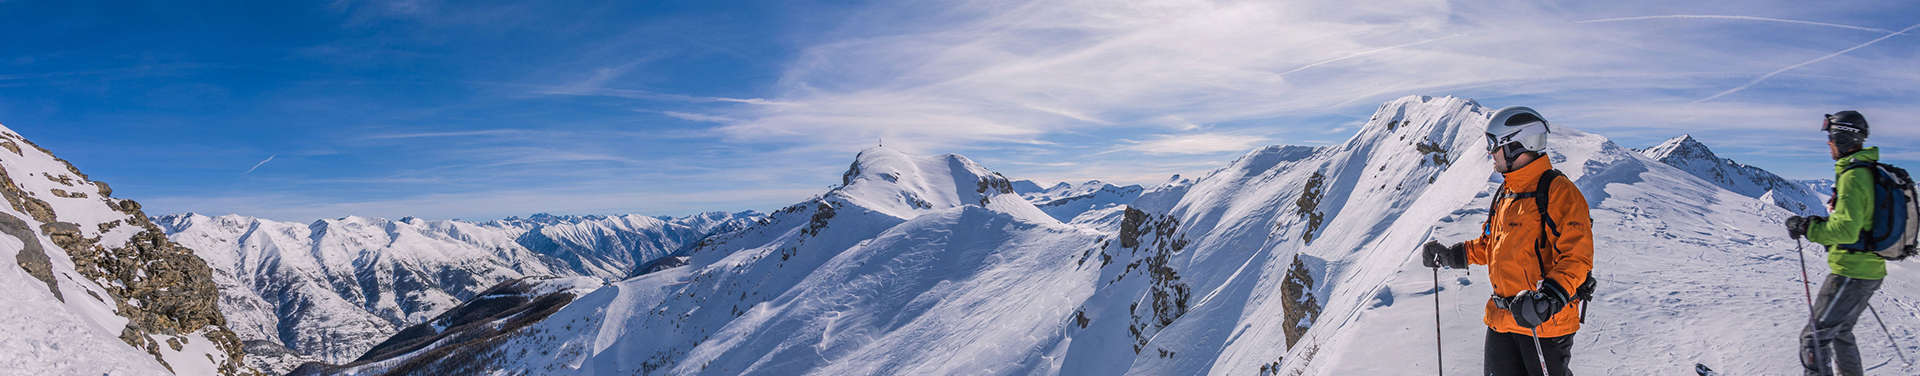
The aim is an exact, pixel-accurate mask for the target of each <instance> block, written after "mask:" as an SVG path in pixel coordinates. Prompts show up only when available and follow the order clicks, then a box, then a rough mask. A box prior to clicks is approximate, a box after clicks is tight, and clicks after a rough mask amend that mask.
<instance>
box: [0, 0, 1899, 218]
mask: <svg viewBox="0 0 1920 376" xmlns="http://www.w3.org/2000/svg"><path fill="white" fill-rule="evenodd" d="M1916 27H1920V2H1912V1H1834V2H1805V1H1687V2H1672V1H1609V2H1593V1H1558V2H1532V1H1427V0H1408V1H1365V2H1350V1H1189V0H1167V1H1098V0H1085V1H1075V0H1063V1H1002V0H971V1H943V0H910V1H892V2H866V1H815V0H790V1H715V0H705V1H609V2H591V1H564V0H562V1H542V2H498V1H458V2H453V1H436V0H407V1H351V0H342V1H333V2H259V1H192V2H165V3H147V2H101V1H39V0H0V35H4V36H5V37H4V38H0V124H4V125H5V126H6V127H9V128H11V129H13V130H14V131H15V132H18V133H20V134H22V135H23V136H26V137H27V138H28V139H29V140H31V141H33V142H35V143H37V144H39V145H40V146H42V147H45V148H48V149H50V150H52V151H53V152H54V153H55V154H56V155H58V156H60V157H62V158H65V159H67V160H68V161H71V162H72V163H74V164H75V165H76V166H77V167H79V168H80V170H81V171H84V172H86V173H87V174H89V175H90V176H91V178H93V179H94V180H98V181H104V182H107V183H109V184H111V185H112V186H113V187H114V189H115V196H117V197H122V198H131V199H135V200H137V201H140V202H141V203H142V204H143V206H144V207H145V208H146V211H147V212H148V213H149V214H154V215H159V214H167V213H181V212H197V213H202V214H210V215H220V214H229V213H234V214H241V215H248V216H256V217H263V218H269V219H276V220H286V221H312V220H315V219H320V218H338V217H344V216H348V215H359V216H371V217H387V218H399V217H406V216H414V217H421V218H432V219H443V218H461V219H468V220H485V219H495V218H504V217H508V216H515V215H520V216H524V215H528V214H532V213H553V214H629V213H632V214H646V215H672V216H679V215H687V214H693V213H698V212H706V211H741V210H759V211H771V210H775V209H778V208H780V207H783V206H785V205H789V204H792V203H794V202H798V201H801V200H805V199H807V198H809V197H812V196H814V195H817V194H820V193H822V192H825V191H826V190H827V189H829V188H830V187H831V186H832V185H834V184H837V183H839V181H840V174H841V172H843V171H845V170H846V168H847V164H848V163H850V162H851V161H852V160H853V157H854V155H855V154H857V153H858V152H859V151H860V150H862V149H865V148H868V147H872V146H875V145H878V144H881V143H884V144H885V145H886V146H887V147H889V148H894V149H899V150H902V151H905V152H908V153H915V154H929V155H931V154H944V153H957V154H961V155H965V156H967V157H969V158H971V159H973V160H975V161H977V162H980V163H981V164H983V165H985V166H987V167H988V168H990V169H993V170H995V171H999V172H1001V173H1003V174H1005V175H1007V176H1008V177H1011V178H1014V179H1031V180H1035V181H1039V182H1043V183H1051V182H1062V181H1068V182H1080V181H1086V180H1094V179H1098V180H1104V181H1108V182H1114V183H1121V184H1145V185H1152V184H1158V183H1161V182H1164V181H1166V180H1167V179H1168V177H1169V176H1171V175H1174V174H1183V175H1185V176H1188V177H1193V176H1198V175H1201V174H1204V173H1206V172H1207V171H1209V170H1212V169H1214V168H1217V167H1220V166H1223V165H1225V164H1226V163H1227V162H1229V161H1231V160H1233V159H1234V158H1236V157H1238V156H1240V155H1243V154H1244V153H1246V152H1247V151H1249V150H1251V149H1254V148H1257V147H1260V146H1265V145H1331V144H1337V143H1340V142H1343V141H1345V140H1346V139H1347V138H1349V137H1351V136H1352V135H1353V134H1354V133H1355V132H1356V131H1357V127H1358V126H1360V125H1361V124H1363V123H1364V122H1365V121H1366V120H1367V118H1368V117H1369V116H1370V115H1372V113H1373V111H1374V110H1375V109H1377V108H1378V106H1379V105H1380V103H1382V102H1385V101H1388V100H1391V99H1394V98H1399V97H1402V96H1407V95H1430V96H1456V97H1465V98H1474V99H1475V100H1477V101H1479V103H1481V104H1483V105H1486V106H1489V107H1496V108H1497V107H1504V106H1511V105H1526V106H1530V107H1533V108H1535V109H1537V110H1539V111H1541V112H1542V114H1543V115H1545V116H1546V118H1547V119H1548V120H1550V121H1552V122H1554V123H1556V124H1561V125H1567V126H1572V127H1575V128H1580V129H1582V130H1585V131H1589V132H1594V133H1598V134H1601V135H1604V136H1607V137H1610V138H1612V139H1613V140H1614V142H1616V143H1618V144H1620V145H1622V146H1625V147H1647V146H1651V145H1655V144H1658V143H1659V142H1661V141H1662V140H1665V139H1667V138H1671V137H1675V136H1679V135H1682V134H1691V135H1693V136H1694V137H1695V138H1696V139H1698V140H1700V141H1701V142H1702V143H1705V144H1707V145H1708V146H1709V147H1712V148H1713V149H1714V150H1715V151H1716V152H1717V153H1719V154H1720V155H1721V156H1722V157H1727V158H1732V159H1734V160H1737V161H1739V162H1742V163H1746V164H1750V165H1754V166H1758V167H1761V168H1765V169H1767V170H1770V171H1774V172H1776V173H1779V174H1781V175H1783V176H1786V177H1788V178H1795V179H1814V178H1831V176H1832V169H1831V168H1832V167H1831V166H1832V162H1831V158H1829V157H1828V156H1827V151H1826V145H1825V139H1824V136H1823V134H1822V133H1821V132H1819V131H1818V127H1819V123H1820V119H1821V115H1823V114H1827V113H1832V112H1835V111H1839V110H1843V109H1854V110H1859V111H1861V112H1862V113H1864V114H1866V117H1867V119H1868V120H1869V122H1870V124H1872V125H1873V136H1872V137H1871V139H1870V140H1869V142H1868V143H1869V145H1879V146H1885V147H1886V148H1885V150H1884V151H1883V153H1884V156H1885V158H1886V159H1887V160H1889V161H1890V162H1892V163H1895V164H1904V165H1909V166H1920V147H1910V145H1911V146H1920V126H1916V125H1920V108H1917V107H1916V106H1915V104H1916V103H1920V29H1916Z"/></svg>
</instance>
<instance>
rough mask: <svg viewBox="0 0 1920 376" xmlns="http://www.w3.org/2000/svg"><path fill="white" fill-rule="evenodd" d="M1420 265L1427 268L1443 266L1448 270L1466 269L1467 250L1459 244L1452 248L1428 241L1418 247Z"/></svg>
mask: <svg viewBox="0 0 1920 376" xmlns="http://www.w3.org/2000/svg"><path fill="white" fill-rule="evenodd" d="M1420 265H1425V266H1426V267H1429V268H1437V267H1442V266H1445V267H1447V268H1449V269H1466V268H1467V250H1466V248H1464V247H1461V245H1460V243H1454V244H1453V246H1452V247H1448V246H1443V245H1440V242H1436V241H1432V240H1428V241H1427V244H1426V245H1425V246H1421V247H1420Z"/></svg>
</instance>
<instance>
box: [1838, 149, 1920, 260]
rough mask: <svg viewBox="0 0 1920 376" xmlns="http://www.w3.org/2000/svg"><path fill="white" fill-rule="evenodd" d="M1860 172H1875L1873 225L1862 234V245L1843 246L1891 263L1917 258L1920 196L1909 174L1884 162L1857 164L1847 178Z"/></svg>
mask: <svg viewBox="0 0 1920 376" xmlns="http://www.w3.org/2000/svg"><path fill="white" fill-rule="evenodd" d="M1856 168H1868V169H1870V171H1872V172H1873V218H1872V224H1871V225H1870V226H1868V227H1867V228H1865V229H1862V230H1860V241H1858V242H1854V243H1853V244H1842V245H1840V249H1843V250H1846V251H1848V252H1860V253H1869V252H1870V253H1873V254H1875V255H1879V256H1880V258H1883V259H1888V260H1903V259H1906V258H1907V257H1909V256H1913V255H1914V253H1915V249H1916V243H1920V239H1916V238H1920V199H1917V198H1920V192H1915V188H1914V183H1913V179H1912V178H1911V177H1909V176H1908V175H1907V170H1903V169H1900V168H1899V167H1893V166H1892V165H1888V164H1885V163H1880V162H1873V161H1866V162H1854V163H1853V164H1850V165H1847V168H1846V169H1845V170H1841V173H1842V174H1844V173H1846V171H1851V170H1853V169H1856Z"/></svg>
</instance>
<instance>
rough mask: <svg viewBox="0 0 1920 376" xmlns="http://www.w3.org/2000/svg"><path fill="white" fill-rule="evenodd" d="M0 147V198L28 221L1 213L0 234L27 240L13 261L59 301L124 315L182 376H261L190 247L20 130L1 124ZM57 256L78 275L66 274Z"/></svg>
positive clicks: (137, 336)
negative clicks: (98, 306)
mask: <svg viewBox="0 0 1920 376" xmlns="http://www.w3.org/2000/svg"><path fill="white" fill-rule="evenodd" d="M23 145H24V146H25V148H23V147H22V146H23ZM0 147H5V149H6V151H8V152H10V153H11V154H12V155H7V154H0V162H4V163H3V164H0V196H4V197H5V199H6V201H7V204H8V206H9V207H10V208H11V209H12V210H13V212H15V213H23V214H25V217H27V218H21V217H18V216H14V215H11V214H4V213H0V233H5V234H6V235H9V236H12V237H14V238H18V239H20V240H21V241H22V242H23V243H25V246H24V247H23V249H22V250H21V251H20V252H18V253H16V254H15V260H16V262H17V263H18V264H19V265H20V266H21V268H22V269H24V270H26V271H27V274H29V275H32V276H33V277H34V278H35V279H39V280H40V281H42V282H45V283H46V285H47V288H48V290H50V291H51V292H52V293H53V295H54V297H55V298H56V299H59V300H60V301H62V302H70V303H71V301H72V300H74V299H88V300H93V301H95V302H98V303H99V304H102V305H103V306H104V307H103V308H107V309H110V310H111V311H112V312H113V314H115V315H117V316H119V317H122V318H125V320H126V321H125V325H124V327H122V328H118V329H119V330H118V333H112V334H114V335H117V336H118V337H119V338H120V339H121V340H122V341H124V342H126V343H127V344H128V345H131V346H133V347H134V348H137V349H140V350H143V351H145V352H147V353H148V354H151V355H153V357H154V359H155V360H157V361H159V363H160V364H161V365H163V366H165V367H167V369H169V370H172V371H174V372H175V373H194V374H201V373H218V374H221V375H241V374H253V373H254V371H253V370H252V369H250V368H248V367H246V366H244V365H243V362H242V358H243V352H242V345H241V343H240V340H239V338H238V337H236V336H234V334H233V332H232V331H230V330H228V329H227V328H226V327H225V325H226V318H225V317H224V316H222V314H221V312H220V310H219V307H218V301H219V299H220V291H219V290H218V289H217V288H216V287H215V285H214V283H213V280H212V269H211V268H209V267H208V266H207V263H206V262H205V261H203V260H201V259H200V258H199V257H197V256H196V255H195V254H194V251H193V250H192V249H187V248H186V247H182V246H180V245H179V244H177V243H174V242H172V241H170V240H169V239H168V238H167V235H166V234H165V233H164V232H162V231H161V230H160V229H159V228H158V227H156V226H154V225H153V223H151V222H148V221H147V219H146V218H147V216H146V214H145V213H142V212H141V211H140V205H139V204H138V203H135V202H134V201H132V200H126V199H118V198H113V197H111V194H112V192H113V190H112V189H111V188H108V186H107V185H106V184H105V183H99V182H93V181H91V180H89V178H88V177H87V175H86V174H83V173H81V172H80V170H79V169H77V168H75V167H74V166H73V165H72V164H71V163H68V162H67V161H65V160H62V159H60V158H57V157H54V156H53V154H52V153H51V152H49V151H47V150H46V149H44V148H41V147H39V146H38V145H34V144H33V143H32V142H29V141H27V140H26V139H25V138H22V137H20V136H19V135H18V134H14V133H12V132H10V131H4V130H3V129H0ZM56 187H57V188H56ZM95 192H97V193H98V194H97V195H94V194H91V193H95ZM39 239H45V240H47V241H48V242H49V243H51V244H53V245H55V246H57V247H58V249H48V247H44V246H41V244H42V243H41V242H40V241H39ZM57 257H58V258H66V259H67V260H66V261H71V265H72V268H73V269H72V272H73V273H76V274H78V275H77V276H63V275H62V274H64V273H66V271H64V270H58V269H61V268H63V267H64V265H62V264H64V263H62V262H58V261H56V259H55V258H57ZM74 277H78V278H74ZM60 278H69V280H67V281H62V280H60ZM67 282H71V283H72V284H68V283H67ZM63 285H66V286H79V287H80V288H78V289H75V290H74V291H63V290H62V288H61V286H63ZM102 329H106V330H113V329H112V328H102ZM202 341H204V343H200V342H202ZM206 345H211V346H206ZM209 362H210V363H209ZM189 370H191V372H189Z"/></svg>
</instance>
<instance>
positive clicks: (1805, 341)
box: [1800, 275, 1880, 376]
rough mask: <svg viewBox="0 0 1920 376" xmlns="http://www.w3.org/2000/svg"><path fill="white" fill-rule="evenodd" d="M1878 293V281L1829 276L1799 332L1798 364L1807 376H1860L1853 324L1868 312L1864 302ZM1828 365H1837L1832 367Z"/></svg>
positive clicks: (1862, 372)
mask: <svg viewBox="0 0 1920 376" xmlns="http://www.w3.org/2000/svg"><path fill="white" fill-rule="evenodd" d="M1878 290H1880V280H1878V279H1857V278H1849V277H1844V276H1839V275H1828V276H1827V282H1826V283H1825V284H1822V285H1820V296H1819V298H1817V299H1815V300H1814V302H1813V319H1812V320H1809V322H1808V323H1807V328H1806V329H1805V330H1802V331H1801V332H1800V364H1801V365H1802V366H1805V367H1806V368H1807V373H1806V374H1807V375H1809V376H1830V375H1834V374H1835V373H1834V371H1835V370H1838V371H1839V375H1844V376H1860V375H1864V374H1865V373H1864V372H1865V371H1863V370H1861V367H1860V346H1859V345H1858V344H1856V343H1855V342H1854V340H1853V324H1854V323H1855V322H1858V321H1859V320H1860V313H1861V312H1865V311H1866V310H1867V300H1868V299H1872V298H1873V292H1874V291H1878ZM1829 363H1837V364H1838V367H1834V366H1833V365H1831V364H1829Z"/></svg>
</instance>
